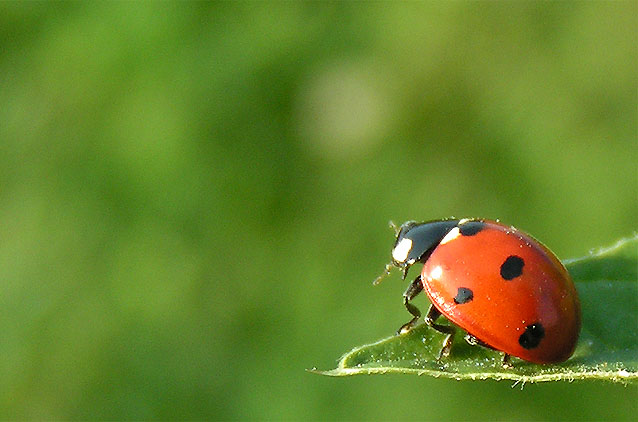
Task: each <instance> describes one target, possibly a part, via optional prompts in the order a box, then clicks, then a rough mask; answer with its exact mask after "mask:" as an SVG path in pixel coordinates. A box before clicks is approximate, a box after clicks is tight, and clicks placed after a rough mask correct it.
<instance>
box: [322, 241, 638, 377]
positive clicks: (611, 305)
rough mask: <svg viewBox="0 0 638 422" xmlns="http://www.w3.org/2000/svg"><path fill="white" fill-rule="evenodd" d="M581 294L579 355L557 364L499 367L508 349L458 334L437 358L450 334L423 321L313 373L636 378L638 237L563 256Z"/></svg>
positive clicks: (362, 347)
mask: <svg viewBox="0 0 638 422" xmlns="http://www.w3.org/2000/svg"><path fill="white" fill-rule="evenodd" d="M565 265H566V266H567V269H568V270H569V272H570V274H571V275H572V277H573V279H574V281H575V283H576V288H577V289H578V293H579V296H580V302H581V307H582V314H583V327H582V331H581V334H580V339H579V341H578V345H577V347H576V351H575V352H574V355H573V356H572V357H571V358H570V359H569V360H568V361H567V362H563V363H561V364H555V365H537V364H533V363H529V362H525V361H523V360H520V359H516V358H512V363H513V364H514V368H512V369H503V368H502V367H501V360H502V354H501V353H499V352H496V351H493V350H488V349H485V348H483V347H475V346H470V345H468V344H467V343H466V342H465V341H464V339H463V336H460V335H459V336H456V337H457V339H456V340H455V342H454V345H453V347H452V353H451V355H450V356H449V357H448V358H444V359H441V360H440V361H438V360H437V356H438V354H439V350H440V348H441V345H442V342H443V339H444V336H443V335H442V334H439V333H438V332H437V331H435V330H432V329H430V328H429V327H427V326H425V325H423V324H422V325H420V326H418V327H416V328H414V329H413V330H411V331H410V332H408V333H406V334H403V335H396V336H392V337H388V338H386V339H383V340H380V341H378V342H376V343H372V344H367V345H364V346H361V347H357V348H355V349H353V350H352V351H350V352H348V353H347V354H345V355H344V356H343V357H342V358H341V360H340V361H339V365H338V367H337V368H336V369H333V370H329V371H318V370H313V372H316V373H319V374H323V375H330V376H345V375H357V374H385V373H403V374H418V375H431V376H434V377H447V378H454V379H457V380H463V379H472V380H475V379H495V380H503V379H507V380H514V381H516V382H522V383H527V382H530V383H531V382H542V381H557V380H567V381H572V380H582V379H602V380H608V381H613V382H621V383H625V384H628V383H634V382H636V381H637V380H638V235H634V236H633V237H631V238H627V239H623V240H620V241H619V242H617V243H616V244H615V245H613V246H611V247H609V248H605V249H601V250H599V251H595V252H592V253H590V255H588V256H585V257H583V258H577V259H571V260H567V261H565Z"/></svg>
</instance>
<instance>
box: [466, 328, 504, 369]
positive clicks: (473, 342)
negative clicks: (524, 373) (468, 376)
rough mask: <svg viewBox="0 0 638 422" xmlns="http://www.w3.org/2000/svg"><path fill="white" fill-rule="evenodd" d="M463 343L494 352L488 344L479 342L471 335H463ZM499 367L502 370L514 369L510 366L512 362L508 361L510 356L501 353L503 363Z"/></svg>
mask: <svg viewBox="0 0 638 422" xmlns="http://www.w3.org/2000/svg"><path fill="white" fill-rule="evenodd" d="M465 341H467V342H468V344H470V345H472V346H483V347H485V348H488V349H492V350H495V349H494V348H493V347H492V346H490V345H489V344H487V343H485V342H482V341H481V340H479V339H477V338H476V337H474V336H473V335H472V334H469V333H468V334H466V335H465ZM501 366H502V367H503V368H504V369H512V368H513V367H514V365H512V361H511V360H510V355H508V354H507V353H503V362H502V363H501Z"/></svg>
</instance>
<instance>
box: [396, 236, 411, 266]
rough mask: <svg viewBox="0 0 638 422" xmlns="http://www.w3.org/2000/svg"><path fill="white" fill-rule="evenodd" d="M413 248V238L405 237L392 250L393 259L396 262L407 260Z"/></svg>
mask: <svg viewBox="0 0 638 422" xmlns="http://www.w3.org/2000/svg"><path fill="white" fill-rule="evenodd" d="M411 249H412V240H411V239H408V238H403V239H401V241H399V243H398V244H397V246H396V247H395V248H394V249H393V250H392V259H394V260H395V261H396V262H405V260H406V259H408V254H409V253H410V250H411Z"/></svg>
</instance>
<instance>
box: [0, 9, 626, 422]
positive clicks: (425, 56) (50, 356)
mask: <svg viewBox="0 0 638 422" xmlns="http://www.w3.org/2000/svg"><path fill="white" fill-rule="evenodd" d="M636 12H637V10H636V3H635V2H622V1H619V2H609V3H607V2H577V3H558V2H557V3H546V2H538V3H537V2H524V3H521V4H519V3H491V2H474V3H464V2H440V3H439V2H436V3H407V4H392V3H372V4H367V3H366V4H359V3H333V2H330V3H305V2H299V3H291V2H282V3H230V2H228V3H226V2H219V3H217V2H215V3H193V4H191V3H177V2H175V3H172V2H166V3H152V2H140V3H105V2H89V3H75V2H69V3H18V2H7V3H2V4H0V46H1V47H2V54H0V75H2V78H1V79H0V104H1V107H0V281H1V283H0V289H1V290H0V306H1V309H2V312H0V332H1V333H2V340H1V341H0V379H1V380H2V386H3V394H2V395H0V417H2V418H3V419H14V420H15V419H40V420H42V419H47V420H54V419H57V420H61V419H65V420H66V419H390V418H391V419H401V418H421V417H422V418H432V419H441V418H453V419H481V418H485V417H486V415H490V417H491V418H493V419H495V420H498V419H519V420H532V419H533V420H537V419H559V418H561V419H565V418H575V419H579V418H580V419H597V418H613V419H631V418H633V417H634V415H635V414H636V412H637V411H638V408H637V406H638V405H637V404H636V400H633V399H634V398H635V397H636V394H637V393H638V391H637V390H636V388H635V387H628V388H625V387H622V386H617V385H607V384H593V385H592V384H580V383H575V384H566V383H561V384H550V385H542V386H541V385H538V386H536V385H535V386H529V385H528V386H526V387H525V389H524V390H523V391H522V392H521V391H520V390H518V389H511V388H510V384H508V383H495V382H481V383H478V382H477V383H472V382H466V383H459V382H456V381H451V380H433V379H426V378H424V377H405V376H403V377H402V376H388V377H358V378H353V379H332V378H327V377H319V376H316V375H313V374H309V373H307V372H306V371H305V369H308V368H312V367H315V366H316V367H323V368H328V367H332V366H334V364H335V362H334V357H335V356H336V355H337V354H338V353H340V352H341V351H343V350H346V349H347V348H348V347H350V346H351V345H353V344H363V343H366V342H368V341H370V339H374V338H380V337H383V336H385V335H389V334H391V333H392V332H393V331H394V330H395V329H396V328H397V326H398V325H400V324H401V323H402V322H404V321H403V319H404V317H405V315H404V310H403V309H402V306H401V293H402V292H403V289H404V287H405V286H403V285H397V282H396V279H393V280H387V281H386V282H385V283H384V284H382V285H380V286H378V287H374V288H373V287H372V286H371V284H370V283H371V281H372V280H373V279H374V278H375V277H376V276H377V275H378V273H379V272H380V271H381V269H382V267H383V264H384V263H385V262H386V261H387V259H388V254H389V248H390V243H391V241H392V233H391V231H390V230H388V229H387V228H386V225H387V221H388V220H390V219H393V220H394V221H396V222H398V223H400V222H402V221H404V220H407V219H424V220H425V219H433V218H440V217H449V216H457V217H465V216H481V217H485V218H500V219H502V220H503V221H504V222H507V223H510V224H514V225H516V226H517V227H520V228H521V229H524V230H525V231H527V232H529V233H531V234H532V235H534V236H535V237H537V238H538V239H540V240H541V241H542V242H543V243H545V244H547V245H548V246H550V247H551V248H552V249H553V250H554V251H555V252H556V253H557V254H558V255H559V256H560V257H561V258H566V257H574V256H582V255H584V254H585V253H586V252H587V251H588V250H589V249H591V248H594V247H597V246H600V245H606V244H610V243H611V242H613V241H615V240H616V239H618V238H620V237H623V236H626V235H627V234H628V233H631V232H633V231H635V230H636V216H637V215H638V201H637V197H638V195H637V193H638V177H637V176H638V173H637V167H636V163H637V162H638V161H637V158H638V157H637V155H638V148H637V145H636V134H637V132H638V124H637V118H636V117H637V116H636V106H637V105H638V100H637V94H636V93H637V92H638V90H637V88H638V83H637V80H636V77H637V76H636V71H635V70H636V68H637V64H638V63H637V62H638V60H637V58H638V54H637V51H636V48H635V41H636V38H637V29H636V25H635V16H636ZM613 309H614V308H613V306H610V310H612V311H613ZM416 398H418V399H416Z"/></svg>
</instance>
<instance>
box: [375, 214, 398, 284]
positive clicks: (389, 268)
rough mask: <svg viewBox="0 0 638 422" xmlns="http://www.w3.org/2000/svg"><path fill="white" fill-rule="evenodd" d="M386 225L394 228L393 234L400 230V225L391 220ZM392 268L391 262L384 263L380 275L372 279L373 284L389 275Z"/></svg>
mask: <svg viewBox="0 0 638 422" xmlns="http://www.w3.org/2000/svg"><path fill="white" fill-rule="evenodd" d="M388 225H389V226H390V228H391V229H392V230H394V235H395V236H398V235H399V232H400V231H401V227H399V226H397V225H396V224H394V221H392V220H390V221H389V222H388ZM392 268H394V265H393V264H392V263H390V264H386V266H385V269H384V270H383V272H382V273H381V275H380V276H379V277H377V278H375V279H374V281H373V282H372V284H374V285H375V286H376V285H377V284H379V283H381V280H383V279H384V278H386V277H387V276H389V275H390V270H391V269H392Z"/></svg>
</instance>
